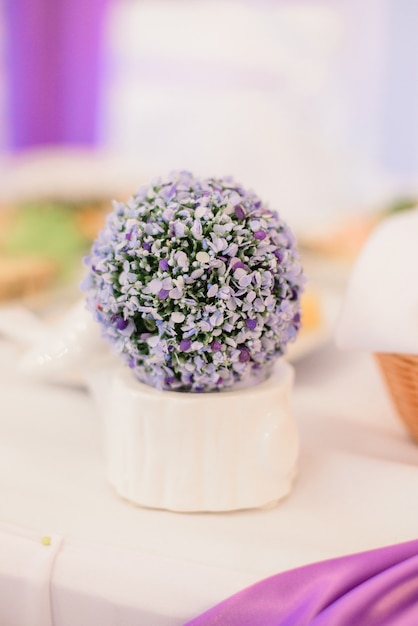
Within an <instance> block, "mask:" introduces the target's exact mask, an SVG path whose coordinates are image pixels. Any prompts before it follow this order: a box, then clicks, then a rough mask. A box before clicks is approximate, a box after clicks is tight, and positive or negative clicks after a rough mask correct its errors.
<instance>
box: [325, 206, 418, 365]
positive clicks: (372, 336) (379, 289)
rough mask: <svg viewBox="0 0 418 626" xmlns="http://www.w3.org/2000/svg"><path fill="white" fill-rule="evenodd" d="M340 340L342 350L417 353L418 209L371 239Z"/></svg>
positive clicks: (353, 282)
mask: <svg viewBox="0 0 418 626" xmlns="http://www.w3.org/2000/svg"><path fill="white" fill-rule="evenodd" d="M336 342H337V345H338V346H339V347H340V348H343V349H358V350H365V351H370V352H390V353H402V354H418V208H417V209H414V210H412V211H408V212H407V213H402V214H400V215H396V216H393V217H390V218H387V219H386V220H384V221H383V222H382V224H381V225H380V226H379V227H378V228H377V229H376V230H375V231H374V232H373V234H372V235H371V237H370V238H369V239H368V241H367V242H366V245H365V246H364V248H363V250H362V252H361V254H360V255H359V257H358V259H357V262H356V264H355V267H354V269H353V271H352V274H351V276H350V280H349V284H348V288H347V292H346V295H345V298H344V302H343V306H342V310H341V314H340V318H339V321H338V324H337V328H336Z"/></svg>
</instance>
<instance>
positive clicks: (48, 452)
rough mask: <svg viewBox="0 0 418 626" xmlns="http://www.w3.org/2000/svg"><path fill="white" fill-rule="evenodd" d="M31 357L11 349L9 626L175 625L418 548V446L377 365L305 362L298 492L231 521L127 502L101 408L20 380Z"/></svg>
mask: <svg viewBox="0 0 418 626" xmlns="http://www.w3.org/2000/svg"><path fill="white" fill-rule="evenodd" d="M23 332H24V329H22V333H23ZM20 354H21V353H20V349H19V348H18V347H17V345H16V344H15V342H14V341H11V340H6V339H5V338H3V339H1V338H0V402H1V405H0V406H1V408H0V624H2V625H7V626H74V625H75V624H76V625H77V626H90V625H91V626H93V625H94V626H96V625H97V624H100V626H134V625H135V626H138V625H144V626H180V625H183V624H185V623H186V622H187V621H188V620H190V619H192V618H193V617H195V616H197V615H199V614H200V613H202V612H204V611H205V610H206V609H208V608H210V607H211V606H213V605H215V604H216V603H218V602H220V601H221V600H223V599H224V598H226V597H228V596H230V595H232V594H233V593H235V592H237V591H239V590H240V589H243V588H244V587H246V586H248V585H251V584H252V583H255V582H257V581H259V580H261V579H263V578H265V577H268V576H271V575H273V574H276V573H278V572H281V571H284V570H287V569H290V568H294V567H298V566H301V565H303V564H307V563H312V562H315V561H319V560H322V559H327V558H331V557H336V556H340V555H344V554H350V553H354V552H358V551H362V550H367V549H372V548H377V547H380V546H384V545H389V544H393V543H397V542H402V541H407V540H410V539H415V538H417V535H418V500H417V498H416V494H417V492H418V446H417V444H415V443H414V442H413V441H412V440H411V439H410V438H409V436H408V434H407V432H406V430H405V429H404V427H403V424H402V423H401V422H400V420H399V418H398V417H397V415H396V414H395V412H394V409H393V408H392V405H391V402H390V399H389V397H388V395H387V392H386V389H385V388H384V385H383V382H382V379H381V377H380V374H379V371H378V370H377V366H376V365H375V362H374V360H373V358H372V356H371V355H369V354H360V353H344V352H339V351H338V350H337V349H336V348H335V346H334V345H333V343H332V341H330V342H327V343H324V344H323V345H322V346H321V347H319V348H318V349H317V350H316V351H313V352H312V353H311V354H309V355H306V356H305V358H303V359H300V360H299V361H298V362H297V363H296V383H295V387H294V393H293V399H292V406H293V411H294V415H295V418H296V420H297V423H298V427H299V430H300V439H301V449H300V459H299V470H298V476H297V479H296V481H295V484H294V489H293V492H292V493H291V494H290V496H288V497H287V498H286V499H285V500H283V501H282V502H279V503H278V504H277V505H276V506H274V507H271V508H267V509H262V510H248V511H240V512H232V513H222V514H219V513H217V514H211V513H199V514H184V513H182V514H179V513H172V512H168V511H157V510H151V509H144V508H140V507H136V506H133V505H132V504H130V503H128V502H125V501H123V500H121V499H120V498H119V497H118V496H117V495H116V494H115V493H114V491H113V490H112V488H111V487H110V486H109V485H108V484H107V482H106V478H105V468H104V458H103V454H102V441H101V421H100V415H99V414H98V411H97V408H96V405H95V403H94V401H93V398H92V397H91V396H90V395H89V394H88V393H87V391H86V389H83V388H80V387H74V386H70V385H59V384H51V383H46V382H37V381H35V380H33V379H30V378H29V377H24V376H23V375H22V373H21V371H20V370H19V368H18V362H19V358H20Z"/></svg>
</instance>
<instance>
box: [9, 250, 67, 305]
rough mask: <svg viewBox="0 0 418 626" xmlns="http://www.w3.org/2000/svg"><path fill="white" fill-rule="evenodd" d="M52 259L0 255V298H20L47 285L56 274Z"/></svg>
mask: <svg viewBox="0 0 418 626" xmlns="http://www.w3.org/2000/svg"><path fill="white" fill-rule="evenodd" d="M56 269H57V268H56V267H55V265H54V263H53V262H52V261H49V260H47V259H45V258H43V257H37V256H25V257H13V256H0V300H6V299H13V298H20V297H22V296H27V295H31V294H34V293H36V292H38V291H40V290H41V289H45V288H46V287H48V286H49V285H50V284H51V282H52V280H53V278H54V277H55V274H56Z"/></svg>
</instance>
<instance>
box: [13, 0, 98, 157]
mask: <svg viewBox="0 0 418 626" xmlns="http://www.w3.org/2000/svg"><path fill="white" fill-rule="evenodd" d="M109 1H110V0H6V2H5V19H6V38H7V40H6V55H7V58H6V67H7V76H8V92H9V107H8V118H9V124H10V131H9V136H10V143H11V148H14V149H19V148H24V147H29V146H34V145H42V144H63V143H65V144H87V145H88V144H93V143H94V142H95V141H96V138H97V110H98V98H99V85H100V65H101V63H100V61H101V48H102V46H101V44H102V35H103V24H104V16H105V9H106V5H107V3H108V2H109Z"/></svg>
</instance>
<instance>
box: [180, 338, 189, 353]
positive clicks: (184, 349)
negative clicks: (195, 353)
mask: <svg viewBox="0 0 418 626" xmlns="http://www.w3.org/2000/svg"><path fill="white" fill-rule="evenodd" d="M191 345H192V342H191V341H190V339H182V340H181V341H180V350H181V352H187V351H188V350H190V347H191Z"/></svg>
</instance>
